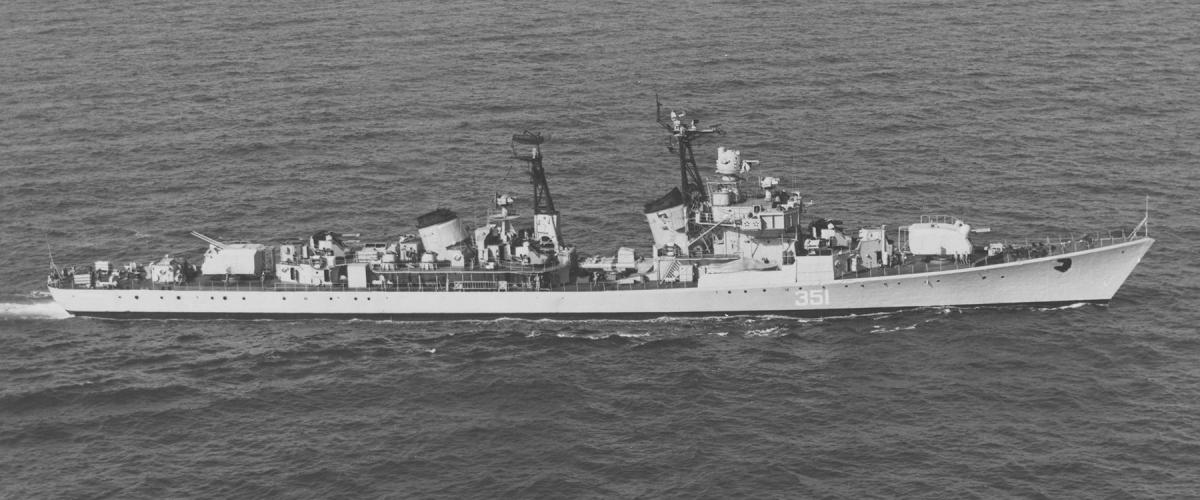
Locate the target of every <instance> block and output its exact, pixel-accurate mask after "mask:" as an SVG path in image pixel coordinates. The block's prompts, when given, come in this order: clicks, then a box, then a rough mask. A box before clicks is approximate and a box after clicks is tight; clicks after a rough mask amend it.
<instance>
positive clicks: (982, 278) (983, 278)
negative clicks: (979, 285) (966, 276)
mask: <svg viewBox="0 0 1200 500" xmlns="http://www.w3.org/2000/svg"><path fill="white" fill-rule="evenodd" d="M979 279H981V280H985V279H987V276H980V277H979Z"/></svg>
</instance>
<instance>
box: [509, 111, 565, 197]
mask: <svg viewBox="0 0 1200 500" xmlns="http://www.w3.org/2000/svg"><path fill="white" fill-rule="evenodd" d="M549 140H550V138H549V137H543V136H542V134H541V133H533V132H530V131H528V130H526V131H524V132H522V133H520V134H516V135H514V136H513V137H512V152H513V158H516V159H518V160H523V161H527V162H529V180H530V182H532V183H533V213H534V214H557V213H558V210H555V209H554V199H553V198H551V197H550V186H549V185H548V184H547V183H546V171H545V170H544V169H543V168H542V143H544V142H546V141H549ZM531 146H532V147H531Z"/></svg>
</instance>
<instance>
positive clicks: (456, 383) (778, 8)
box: [0, 0, 1200, 499]
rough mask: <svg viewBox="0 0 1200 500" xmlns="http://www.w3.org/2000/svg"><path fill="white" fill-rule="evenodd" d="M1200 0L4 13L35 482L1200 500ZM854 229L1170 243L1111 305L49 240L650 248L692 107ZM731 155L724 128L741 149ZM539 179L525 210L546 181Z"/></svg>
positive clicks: (19, 452)
mask: <svg viewBox="0 0 1200 500" xmlns="http://www.w3.org/2000/svg"><path fill="white" fill-rule="evenodd" d="M1197 19H1200V4H1196V3H1195V2H1190V1H1172V0H1146V1H1138V2H1131V1H1116V0H1099V1H1094V0H1086V1H1085V0H1051V1H1039V2H1030V1H1013V2H952V1H862V0H858V1H855V0H850V1H844V0H843V1H829V0H806V1H803V2H792V1H783V0H760V1H745V2H728V1H726V2H722V1H715V0H707V1H705V0H682V1H678V2H669V3H663V2H636V1H627V0H613V1H608V2H581V1H577V0H564V1H560V2H531V1H526V0H516V1H510V2H490V1H455V0H451V1H430V0H404V1H399V2H386V1H378V0H321V1H310V0H300V1H296V2H286V3H285V2H239V1H230V0H191V1H187V2H183V1H178V0H164V1H136V0H113V1H106V2H69V1H58V0H8V1H6V2H2V3H0V249H3V251H0V270H2V271H3V273H4V276H5V278H6V279H5V280H3V282H0V497H2V498H167V497H170V498H189V497H200V498H276V497H282V498H497V497H499V498H897V497H901V498H956V499H957V498H1014V497H1015V498H1184V497H1196V496H1198V495H1200V472H1198V471H1200V335H1198V332H1197V330H1198V328H1197V324H1198V323H1200V313H1197V309H1198V306H1200V301H1198V300H1197V298H1196V297H1197V294H1198V293H1200V279H1198V278H1197V276H1198V274H1200V264H1198V258H1197V252H1196V250H1195V248H1196V246H1195V245H1194V244H1193V242H1195V241H1198V240H1200V213H1198V211H1197V206H1200V196H1198V195H1197V194H1196V193H1197V189H1198V188H1200V170H1198V168H1197V162H1198V161H1200V36H1198V35H1197V30H1196V20H1197ZM656 94H658V95H660V96H661V98H662V99H663V101H664V102H665V103H667V104H668V105H671V106H675V107H677V108H681V109H686V110H687V111H688V113H689V115H690V116H693V117H698V118H700V119H701V120H702V124H716V123H719V124H721V126H722V128H723V129H725V130H727V131H728V133H727V135H725V136H723V137H722V138H721V139H720V141H718V142H716V143H711V144H709V145H708V148H709V149H715V147H716V146H717V145H718V144H719V145H725V146H730V147H737V148H739V149H741V150H742V152H743V155H744V156H745V157H747V158H754V159H758V160H761V161H762V163H761V170H762V171H763V172H772V173H777V174H779V175H781V176H786V177H790V178H797V179H800V180H802V181H803V182H804V184H805V186H807V188H806V191H807V192H808V194H809V195H810V196H811V197H812V198H814V199H815V200H817V204H816V205H814V206H813V207H812V209H811V210H812V211H814V212H819V213H821V214H822V215H827V216H832V217H836V218H840V219H842V220H844V221H845V222H846V224H847V225H848V226H851V227H857V226H859V225H875V224H879V223H887V224H891V225H893V226H892V227H894V225H897V224H904V223H909V222H911V221H913V220H915V219H916V218H917V217H919V216H921V215H926V214H952V215H957V216H960V217H963V218H965V219H966V220H967V221H968V222H970V223H972V224H975V225H977V226H988V227H991V228H992V230H993V234H994V235H995V236H996V237H997V238H1021V237H1024V236H1025V235H1038V236H1045V235H1060V234H1081V233H1084V232H1096V231H1100V232H1107V231H1118V230H1126V231H1127V230H1129V229H1131V228H1132V227H1133V226H1134V224H1136V223H1137V222H1138V221H1139V220H1141V218H1142V215H1143V212H1144V211H1145V207H1146V202H1147V199H1148V200H1149V207H1150V234H1151V236H1153V237H1155V238H1157V240H1158V242H1157V243H1156V244H1155V246H1154V247H1153V248H1152V249H1151V251H1150V253H1149V254H1148V255H1147V257H1146V258H1145V260H1144V261H1143V262H1142V265H1141V266H1140V267H1138V269H1137V270H1136V271H1135V272H1134V274H1133V276H1132V277H1131V278H1130V279H1129V281H1128V282H1127V283H1126V284H1125V286H1124V288H1122V289H1121V291H1120V292H1119V293H1118V294H1117V296H1116V297H1115V298H1114V300H1113V301H1112V302H1111V303H1110V304H1108V305H1106V306H1096V305H1079V306H1072V307H1065V308H1053V309H1045V308H995V309H988V308H984V309H934V310H917V311H907V312H900V313H893V314H883V315H872V316H854V317H840V318H827V319H823V320H797V319H791V318H783V317H713V318H706V319H701V320H697V319H680V318H670V317H664V318H660V319H657V320H652V321H522V320H498V321H485V322H477V321H459V322H369V321H350V322H345V321H108V320H95V319H85V318H74V317H69V316H68V315H66V314H65V313H63V312H62V310H61V309H59V308H57V306H55V305H54V304H53V303H51V302H50V301H49V299H48V297H47V295H46V293H45V290H44V285H43V283H44V272H45V270H46V269H47V268H48V260H49V258H50V254H51V253H52V255H53V259H54V260H55V262H57V263H59V264H65V263H72V262H87V261H90V260H95V259H97V258H104V259H108V260H113V261H117V262H128V261H142V262H145V261H149V260H150V259H152V258H155V257H159V256H161V255H162V254H165V253H172V254H185V255H186V254H189V253H190V254H192V255H198V254H199V253H200V252H201V250H202V249H203V246H204V244H203V242H200V241H199V240H196V239H194V238H191V237H190V236H188V232H189V231H191V230H197V231H200V232H202V233H205V234H209V235H212V236H216V237H219V238H223V239H248V240H253V241H259V242H267V243H270V242H275V241H279V240H282V239H285V238H291V237H297V236H302V235H307V234H311V233H312V232H314V231H316V230H321V229H330V230H335V231H341V232H358V233H362V234H364V235H377V236H380V237H393V236H398V235H400V234H404V233H408V232H412V231H413V225H414V222H415V217H416V216H417V215H419V214H421V213H424V212H426V211H428V210H431V209H432V208H434V207H446V208H451V209H454V210H456V211H458V212H460V213H462V214H464V215H470V217H474V216H475V215H476V214H482V212H483V210H484V209H485V208H486V204H487V202H488V200H489V199H490V198H491V196H492V195H493V194H494V193H495V192H496V191H509V192H512V193H514V194H516V195H517V196H518V198H520V197H521V196H522V195H524V194H525V193H527V192H528V188H527V187H526V184H525V183H526V179H525V178H524V177H523V174H522V172H521V170H520V168H519V166H515V165H514V162H513V161H511V160H509V159H508V155H509V150H508V143H507V140H508V138H509V137H510V135H511V134H513V133H516V132H520V131H522V130H526V129H528V130H538V131H542V132H545V133H549V134H551V135H552V137H553V140H552V142H551V143H549V144H547V145H546V146H545V152H546V158H547V160H546V162H547V163H546V165H547V169H548V171H549V172H550V186H551V190H552V192H553V193H554V197H555V201H556V204H557V205H558V208H559V209H560V210H561V211H563V212H564V214H565V215H564V216H563V223H564V235H565V237H566V238H567V239H568V241H570V242H571V243H573V244H575V245H577V246H578V247H580V248H581V249H582V252H583V253H585V254H592V253H605V254H607V253H610V252H612V251H614V250H615V249H616V248H617V247H618V246H621V245H629V244H634V245H636V246H642V247H644V246H648V242H649V234H648V231H647V228H646V227H645V226H644V222H643V220H642V216H641V215H640V212H639V209H640V206H641V203H644V202H646V201H648V200H650V199H651V198H654V197H656V196H658V195H660V194H662V192H664V191H665V190H666V189H667V188H668V187H669V186H670V185H672V183H673V182H675V181H676V179H677V174H676V172H675V170H674V169H675V166H674V161H673V159H672V157H671V155H670V154H669V153H668V152H667V151H666V150H665V148H664V147H663V146H664V137H663V133H662V130H661V129H660V128H658V126H657V125H656V124H655V123H654V99H655V95H656ZM701 153H702V154H703V155H704V157H703V158H701V163H702V164H707V163H708V162H709V161H711V158H712V151H709V150H703V151H701ZM524 201H526V202H527V201H528V196H527V195H526V196H525V200H524Z"/></svg>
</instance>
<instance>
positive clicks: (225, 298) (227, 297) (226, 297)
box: [221, 295, 229, 300]
mask: <svg viewBox="0 0 1200 500" xmlns="http://www.w3.org/2000/svg"><path fill="white" fill-rule="evenodd" d="M221 300H229V296H228V295H226V296H223V297H221Z"/></svg>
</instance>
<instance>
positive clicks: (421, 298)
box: [50, 238, 1153, 320]
mask: <svg viewBox="0 0 1200 500" xmlns="http://www.w3.org/2000/svg"><path fill="white" fill-rule="evenodd" d="M1152 244H1153V240H1152V239H1150V238H1141V239H1137V240H1133V241H1128V242H1124V243H1119V244H1115V245H1110V246H1105V247H1100V248H1094V249H1089V250H1083V251H1079V252H1072V253H1066V254H1060V255H1054V256H1050V257H1043V258H1037V259H1030V260H1023V261H1018V262H1011V263H1006V264H997V265H991V266H983V267H971V268H962V269H952V270H946V271H934V272H922V273H912V274H900V275H890V276H876V277H858V278H844V279H837V280H830V281H828V282H824V283H816V282H814V283H787V284H779V282H778V281H776V280H771V281H772V284H771V285H762V286H754V285H747V284H742V285H739V286H706V285H705V281H704V280H703V279H701V280H700V284H699V286H696V287H687V288H646V289H639V288H637V287H636V286H634V287H632V288H630V289H621V290H607V291H590V290H584V291H574V290H572V291H557V290H556V291H508V292H506V291H486V292H481V291H379V290H336V291H335V290H316V291H298V290H296V291H277V290H238V289H235V288H230V289H212V290H149V289H141V290H128V289H123V290H105V289H59V288H51V289H50V292H51V294H52V295H53V297H54V299H55V301H56V302H58V303H59V304H60V305H61V306H62V307H63V308H64V309H66V310H67V312H69V313H71V314H74V315H77V316H93V317H104V318H228V319H266V318H272V319H274V318H281V319H299V318H340V319H352V318H353V319H384V320H426V319H489V318H562V319H584V318H651V317H662V316H718V315H726V314H728V315H764V314H777V315H788V316H803V317H820V316H839V315H849V314H863V313H873V312H882V311H895V310H903V309H914V308H923V307H944V306H953V307H974V306H1005V305H1007V306H1013V305H1028V304H1037V305H1050V306H1053V305H1065V304H1074V303H1081V302H1082V303H1106V302H1108V301H1109V300H1110V299H1112V297H1113V296H1114V295H1115V294H1116V292H1117V290H1118V289H1119V288H1120V286H1121V285H1122V284H1123V283H1124V282H1125V280H1126V278H1127V277H1128V276H1129V275H1130V273H1132V271H1133V269H1134V268H1135V267H1136V266H1137V264H1138V263H1139V262H1140V261H1141V259H1142V256H1143V255H1144V254H1145V253H1146V251H1147V250H1148V249H1149V248H1150V246H1151V245H1152ZM764 276H765V275H764Z"/></svg>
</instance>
